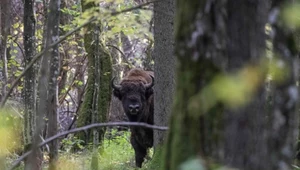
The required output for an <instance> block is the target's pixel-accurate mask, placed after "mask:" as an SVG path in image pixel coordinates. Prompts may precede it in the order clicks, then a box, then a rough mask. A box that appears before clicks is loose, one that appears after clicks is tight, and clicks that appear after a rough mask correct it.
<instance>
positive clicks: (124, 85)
mask: <svg viewBox="0 0 300 170" xmlns="http://www.w3.org/2000/svg"><path fill="white" fill-rule="evenodd" d="M114 79H115V78H113V79H112V80H111V86H112V88H113V94H114V96H116V97H117V98H119V100H121V102H122V105H123V108H124V111H125V113H126V114H127V115H130V116H137V115H139V114H140V113H142V111H143V110H144V108H145V107H146V105H147V100H148V98H149V97H150V96H151V95H152V94H153V89H152V87H153V85H154V77H153V76H151V79H152V82H151V83H149V84H144V83H143V82H142V81H138V80H126V81H122V82H121V84H119V85H116V84H114Z"/></svg>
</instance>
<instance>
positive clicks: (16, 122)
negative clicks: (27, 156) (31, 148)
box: [0, 109, 22, 157]
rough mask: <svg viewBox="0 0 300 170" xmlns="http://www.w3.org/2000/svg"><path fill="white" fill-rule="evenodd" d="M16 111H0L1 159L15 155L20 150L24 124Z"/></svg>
mask: <svg viewBox="0 0 300 170" xmlns="http://www.w3.org/2000/svg"><path fill="white" fill-rule="evenodd" d="M14 112H15V111H14V110H8V109H2V110H0V136H2V138H1V140H0V157H3V156H6V155H9V154H13V153H14V152H16V149H20V146H21V142H22V141H21V140H22V138H21V137H22V122H21V119H20V116H19V115H18V114H16V113H14Z"/></svg>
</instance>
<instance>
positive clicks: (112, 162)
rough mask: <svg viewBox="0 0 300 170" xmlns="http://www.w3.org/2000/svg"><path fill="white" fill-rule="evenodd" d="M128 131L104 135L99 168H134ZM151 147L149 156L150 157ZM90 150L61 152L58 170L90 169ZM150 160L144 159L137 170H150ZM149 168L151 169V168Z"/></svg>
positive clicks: (125, 169) (120, 169)
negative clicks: (141, 166) (141, 165)
mask: <svg viewBox="0 0 300 170" xmlns="http://www.w3.org/2000/svg"><path fill="white" fill-rule="evenodd" d="M129 138H130V132H128V131H121V132H118V131H116V130H112V131H111V132H108V133H107V134H106V136H105V140H104V144H103V150H102V149H101V150H102V151H101V154H100V153H99V160H98V161H99V162H98V163H99V170H136V169H137V168H136V167H135V159H134V150H133V148H132V146H131V144H130V141H129ZM152 153H153V151H152V149H151V150H150V152H149V156H150V157H152ZM91 158H92V153H91V151H88V150H85V151H82V152H77V153H71V152H61V153H60V158H59V162H58V166H59V168H58V169H59V170H65V169H66V170H71V169H72V170H90V169H91V168H90V167H91ZM148 167H152V166H151V160H146V161H145V162H144V164H143V168H141V169H139V170H150V169H148ZM151 170H153V169H152V168H151Z"/></svg>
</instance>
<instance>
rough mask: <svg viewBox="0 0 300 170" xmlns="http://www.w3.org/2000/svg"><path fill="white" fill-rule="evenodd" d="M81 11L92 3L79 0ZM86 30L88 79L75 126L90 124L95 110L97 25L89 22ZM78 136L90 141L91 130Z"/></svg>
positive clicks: (87, 141)
mask: <svg viewBox="0 0 300 170" xmlns="http://www.w3.org/2000/svg"><path fill="white" fill-rule="evenodd" d="M81 7H82V12H84V11H86V10H87V9H90V8H92V7H94V4H93V3H88V4H86V3H85V1H84V0H82V1H81ZM86 28H87V32H86V34H85V35H84V47H85V51H86V52H87V59H88V66H87V67H88V68H87V69H88V79H87V88H86V91H85V94H84V99H83V103H82V105H81V108H80V110H79V116H78V120H77V127H81V126H85V125H87V124H90V123H91V121H92V115H93V114H94V111H95V102H94V101H95V100H94V99H95V96H94V95H95V89H96V87H95V83H96V70H95V63H96V57H95V51H96V49H97V45H96V44H95V43H93V40H94V38H95V32H96V31H97V30H96V29H97V27H96V26H95V24H94V23H91V24H89V25H88V26H87V27H86ZM78 138H79V139H81V140H83V141H85V144H88V143H89V142H92V132H91V131H86V132H84V133H79V134H78Z"/></svg>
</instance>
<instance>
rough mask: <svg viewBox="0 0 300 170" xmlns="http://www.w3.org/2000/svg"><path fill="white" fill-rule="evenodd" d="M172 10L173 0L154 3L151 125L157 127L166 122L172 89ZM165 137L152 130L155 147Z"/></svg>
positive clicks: (170, 104)
mask: <svg viewBox="0 0 300 170" xmlns="http://www.w3.org/2000/svg"><path fill="white" fill-rule="evenodd" d="M161 11H164V12H161ZM174 13H175V1H174V0H166V1H159V2H155V3H154V51H153V58H154V62H155V65H154V70H155V86H154V107H155V108H154V111H155V113H154V124H155V125H160V126H167V124H168V121H169V116H170V114H171V108H172V104H173V95H174V89H175V56H174V53H173V49H174V29H173V25H174V15H175V14H174ZM164 138H165V133H164V132H159V131H154V146H155V147H156V146H158V145H160V144H162V143H163V141H164Z"/></svg>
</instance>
